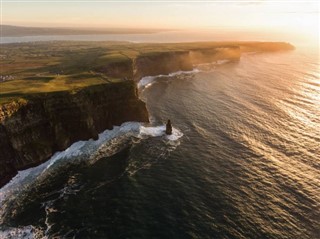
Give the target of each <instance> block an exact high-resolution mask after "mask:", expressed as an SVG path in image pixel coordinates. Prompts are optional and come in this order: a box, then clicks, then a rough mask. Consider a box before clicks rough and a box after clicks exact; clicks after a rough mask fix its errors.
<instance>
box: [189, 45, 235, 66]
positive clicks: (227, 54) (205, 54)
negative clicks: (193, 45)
mask: <svg viewBox="0 0 320 239" xmlns="http://www.w3.org/2000/svg"><path fill="white" fill-rule="evenodd" d="M240 57H241V51H240V47H237V46H235V47H217V48H214V49H205V50H201V49H195V50H192V51H190V59H191V61H192V63H193V64H201V63H210V62H214V61H217V60H230V61H238V60H239V59H240Z"/></svg>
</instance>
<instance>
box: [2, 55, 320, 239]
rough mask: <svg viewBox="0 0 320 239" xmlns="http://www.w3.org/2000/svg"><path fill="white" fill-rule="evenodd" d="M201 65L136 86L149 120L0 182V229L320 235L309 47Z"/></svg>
mask: <svg viewBox="0 0 320 239" xmlns="http://www.w3.org/2000/svg"><path fill="white" fill-rule="evenodd" d="M198 68H199V72H196V71H195V72H194V73H188V74H174V75H173V76H171V77H158V78H152V79H151V80H150V79H149V80H148V81H147V82H149V84H145V85H144V86H142V87H141V88H140V95H141V98H142V99H143V100H145V101H146V102H147V106H148V110H149V113H150V116H151V121H152V126H145V127H143V126H141V125H139V124H137V123H129V124H125V125H124V126H122V127H121V128H116V129H115V130H113V131H106V132H105V133H104V134H103V135H100V139H99V140H98V141H92V140H91V141H88V142H78V143H76V144H75V145H73V146H72V147H71V148H70V149H69V150H67V151H66V152H63V153H60V154H57V155H55V156H54V157H53V159H51V160H50V161H49V162H47V163H45V164H43V165H41V166H39V167H37V168H34V169H30V170H27V171H24V172H21V173H20V174H19V175H18V176H17V177H16V178H15V179H14V180H13V181H12V182H11V183H10V184H9V185H7V186H6V187H4V188H3V189H1V191H0V199H1V200H0V203H1V213H0V222H1V223H2V225H1V226H0V230H2V232H0V238H1V237H3V238H6V237H10V236H11V237H12V238H15V237H22V238H23V237H24V238H41V237H47V238H54V237H56V238H275V239H276V238H319V235H320V234H319V233H320V230H319V229H320V224H319V222H320V211H319V206H320V205H319V202H320V173H319V169H320V162H319V159H320V147H319V146H320V77H319V61H318V58H317V56H315V57H312V55H306V54H302V53H300V52H289V53H273V54H250V55H244V56H243V57H242V58H241V61H240V62H239V63H228V64H221V65H209V66H208V65H207V66H198ZM168 118H170V119H171V121H172V122H173V126H174V128H175V132H174V135H173V136H172V137H171V138H168V137H166V136H164V135H163V132H162V131H163V127H161V126H159V125H161V124H162V122H165V121H166V120H167V119H168ZM182 135H183V136H182Z"/></svg>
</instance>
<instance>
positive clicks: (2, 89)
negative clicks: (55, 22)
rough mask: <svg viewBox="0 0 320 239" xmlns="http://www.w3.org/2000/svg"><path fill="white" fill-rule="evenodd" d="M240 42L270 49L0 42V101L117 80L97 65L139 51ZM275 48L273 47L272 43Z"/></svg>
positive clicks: (184, 45)
mask: <svg viewBox="0 0 320 239" xmlns="http://www.w3.org/2000/svg"><path fill="white" fill-rule="evenodd" d="M232 46H241V47H242V48H243V50H249V51H250V49H251V48H254V49H260V50H263V51H264V50H277V49H273V48H274V47H275V46H274V45H273V46H272V47H271V46H270V45H268V43H255V42H250V43H246V42H203V43H170V44H151V43H145V44H135V43H128V42H72V41H54V42H36V43H14V44H2V45H1V52H0V63H1V64H0V65H1V68H0V104H1V103H5V102H8V101H11V100H13V99H17V98H27V97H28V95H30V94H33V93H43V92H53V91H64V90H71V91H74V90H77V89H79V88H82V87H86V86H89V85H96V84H110V83H114V82H118V81H121V80H123V79H119V78H118V79H117V78H115V77H111V76H108V75H107V74H104V73H101V72H99V71H98V70H97V69H99V68H101V67H106V66H108V65H110V64H114V63H125V62H127V63H128V62H129V63H131V62H133V59H134V58H136V57H137V56H140V55H146V56H148V55H156V54H159V53H161V52H168V51H181V50H193V49H208V48H215V47H232ZM276 48H277V47H276Z"/></svg>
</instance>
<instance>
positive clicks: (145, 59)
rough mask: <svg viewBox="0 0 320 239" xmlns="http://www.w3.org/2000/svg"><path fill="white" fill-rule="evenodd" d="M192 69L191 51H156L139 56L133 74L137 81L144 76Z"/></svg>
mask: <svg viewBox="0 0 320 239" xmlns="http://www.w3.org/2000/svg"><path fill="white" fill-rule="evenodd" d="M192 69H193V66H192V62H191V59H190V56H189V51H171V52H156V53H152V54H147V55H141V56H138V57H137V58H136V59H134V62H133V76H134V79H135V80H136V81H139V80H140V79H141V78H142V77H144V76H155V75H160V74H163V75H166V74H169V73H172V72H176V71H190V70H192Z"/></svg>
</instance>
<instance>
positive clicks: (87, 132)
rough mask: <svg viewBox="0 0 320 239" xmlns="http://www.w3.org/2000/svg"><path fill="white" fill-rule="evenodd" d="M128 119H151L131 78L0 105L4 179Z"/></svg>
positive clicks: (0, 167) (0, 155)
mask: <svg viewBox="0 0 320 239" xmlns="http://www.w3.org/2000/svg"><path fill="white" fill-rule="evenodd" d="M126 121H140V122H147V121H148V113H147V110H146V106H145V103H144V102H142V101H140V100H139V99H138V96H137V90H136V85H135V83H134V82H133V81H123V82H119V83H113V84H103V85H96V86H90V87H87V88H83V89H81V90H79V91H77V92H69V91H63V92H54V93H47V94H35V95H32V96H30V97H29V98H28V100H19V101H14V102H11V103H7V104H4V105H2V106H0V139H1V140H0V185H3V184H4V183H6V182H8V180H10V179H11V178H12V177H13V176H14V175H15V174H16V173H17V171H18V170H21V169H25V168H28V167H31V166H34V165H37V164H39V163H41V162H43V161H45V160H47V159H48V158H50V157H51V156H52V155H53V153H55V152H56V151H60V150H64V149H66V148H67V147H69V146H70V145H71V144H72V143H74V142H76V141H79V140H87V139H89V138H97V137H98V133H100V132H102V131H103V130H105V129H112V127H113V125H120V124H121V123H123V122H126Z"/></svg>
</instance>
